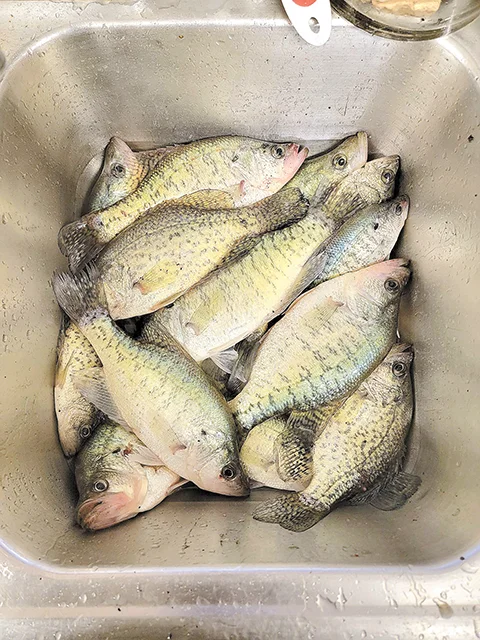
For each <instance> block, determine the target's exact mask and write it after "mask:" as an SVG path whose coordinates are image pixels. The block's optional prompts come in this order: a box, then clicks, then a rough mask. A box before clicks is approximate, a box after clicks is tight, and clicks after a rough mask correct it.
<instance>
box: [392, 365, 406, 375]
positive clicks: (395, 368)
mask: <svg viewBox="0 0 480 640" xmlns="http://www.w3.org/2000/svg"><path fill="white" fill-rule="evenodd" d="M406 372H407V367H406V365H405V363H404V362H394V363H393V365H392V373H393V375H394V376H397V378H401V377H402V376H404V375H405V374H406Z"/></svg>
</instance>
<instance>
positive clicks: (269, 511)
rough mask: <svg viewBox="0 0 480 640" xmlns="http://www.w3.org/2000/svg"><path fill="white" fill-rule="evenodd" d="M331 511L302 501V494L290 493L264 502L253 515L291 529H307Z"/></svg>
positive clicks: (255, 517)
mask: <svg viewBox="0 0 480 640" xmlns="http://www.w3.org/2000/svg"><path fill="white" fill-rule="evenodd" d="M329 511H330V509H327V508H322V506H321V505H319V506H316V507H315V508H313V507H311V506H309V505H307V504H305V503H304V502H303V501H302V499H301V497H300V494H298V493H290V494H287V495H283V496H280V497H279V498H274V499H273V500H268V501H267V502H263V503H262V504H260V505H259V506H258V507H257V508H256V509H255V511H254V513H253V517H254V519H255V520H261V521H262V522H272V523H276V524H279V525H280V526H281V527H283V528H284V529H288V530H289V531H306V530H307V529H310V528H311V527H313V525H315V524H317V522H319V521H320V520H321V519H322V518H324V517H325V516H326V515H327V514H328V513H329Z"/></svg>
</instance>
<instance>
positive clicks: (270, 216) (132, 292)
mask: <svg viewBox="0 0 480 640" xmlns="http://www.w3.org/2000/svg"><path fill="white" fill-rule="evenodd" d="M218 197H219V196H218V194H217V195H212V194H211V193H210V192H205V193H197V194H194V195H193V196H190V198H189V202H190V204H189V205H184V204H183V205H182V204H180V203H178V204H168V205H165V206H163V207H162V208H161V209H157V210H155V211H152V212H151V213H150V214H149V215H148V216H144V217H143V218H142V219H140V220H138V221H137V222H136V223H135V224H134V225H132V226H130V227H129V228H128V229H126V230H125V231H124V232H123V233H122V234H120V235H119V236H118V237H117V238H115V239H114V240H113V241H112V242H111V243H110V244H109V246H108V247H107V248H106V249H105V251H104V252H103V253H102V255H101V256H100V257H99V259H98V263H97V264H98V268H99V270H100V272H101V275H102V281H103V284H104V286H105V291H106V294H107V302H108V308H109V311H110V314H111V315H112V317H114V318H115V319H118V318H129V317H132V316H137V315H142V314H145V313H150V312H152V311H154V310H156V309H158V308H160V307H162V306H164V305H166V304H168V303H169V302H173V300H175V299H176V298H177V297H178V296H180V295H181V294H182V293H183V292H184V291H186V290H187V289H189V288H190V287H191V286H193V285H194V284H196V283H197V282H198V281H200V280H201V279H202V278H204V277H205V276H207V275H208V273H209V272H210V271H212V270H213V269H215V268H216V267H218V266H220V265H221V264H222V263H225V262H226V261H228V260H231V259H232V255H233V254H234V252H235V251H239V252H241V251H243V250H245V248H246V247H247V246H250V244H255V242H257V241H258V236H260V235H261V234H262V233H263V232H265V231H269V230H272V229H277V228H279V227H282V226H285V225H288V224H289V223H291V222H294V221H295V220H298V219H300V218H302V217H303V216H304V215H305V214H306V212H307V208H308V203H307V201H306V200H305V198H304V197H303V196H302V194H301V193H300V191H299V190H298V189H288V190H286V191H282V192H280V193H277V194H275V195H273V196H271V197H270V198H266V199H265V200H263V201H261V202H259V203H256V204H254V205H251V206H249V207H242V208H241V209H238V210H237V211H236V212H235V215H231V210H229V209H225V208H222V207H220V206H219V207H217V208H215V209H214V208H210V209H201V207H203V206H204V204H205V203H208V204H212V203H213V202H214V201H215V200H216V199H217V198H218ZM195 202H198V205H197V206H194V203H195Z"/></svg>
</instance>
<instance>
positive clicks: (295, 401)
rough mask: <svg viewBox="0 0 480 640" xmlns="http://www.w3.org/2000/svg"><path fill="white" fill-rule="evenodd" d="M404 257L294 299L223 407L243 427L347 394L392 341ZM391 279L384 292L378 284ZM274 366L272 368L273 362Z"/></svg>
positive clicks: (405, 274)
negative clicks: (392, 289) (237, 391)
mask: <svg viewBox="0 0 480 640" xmlns="http://www.w3.org/2000/svg"><path fill="white" fill-rule="evenodd" d="M405 264H406V263H405V261H404V260H401V259H400V260H391V261H389V262H385V263H381V264H376V265H373V266H372V267H367V268H366V269H362V270H360V271H358V272H355V273H350V274H346V275H344V276H340V277H338V278H335V279H334V280H330V281H328V282H326V283H323V284H322V285H319V286H318V287H316V288H315V289H312V290H311V291H310V292H308V293H306V294H304V295H303V296H301V297H300V298H299V299H298V300H297V301H296V302H295V304H294V305H292V307H291V308H290V309H289V311H288V312H287V313H286V314H285V316H284V317H283V318H282V319H281V320H280V321H279V322H277V323H276V324H275V325H274V326H273V327H272V328H271V329H270V330H269V331H268V332H267V334H266V335H265V337H264V338H263V340H262V343H261V345H260V347H259V349H258V352H257V355H256V357H255V361H254V363H253V366H252V371H251V374H250V378H249V380H248V382H247V385H246V386H245V388H244V389H243V390H242V391H241V392H240V394H239V395H238V396H236V398H234V399H233V400H232V401H231V402H230V407H231V409H232V411H233V412H234V415H235V418H236V421H237V423H238V424H239V426H240V427H242V428H244V429H249V428H251V427H252V426H253V425H255V424H258V423H259V422H262V421H263V420H265V419H267V418H269V417H270V416H273V415H278V414H281V413H284V412H285V411H288V410H292V409H298V410H301V411H306V410H309V409H314V408H315V407H317V406H319V405H322V404H326V403H329V402H334V401H336V400H337V399H339V398H341V397H343V396H346V395H347V394H348V393H350V392H351V391H353V390H354V389H355V388H356V387H357V386H358V385H359V384H360V382H361V381H362V380H363V379H364V378H365V377H366V376H367V375H368V374H369V373H370V372H371V371H372V370H373V368H374V367H375V366H376V365H377V364H378V363H379V362H380V360H381V359H382V358H383V357H384V356H385V355H386V353H387V352H388V350H389V349H390V347H391V345H392V344H393V342H394V341H395V335H396V327H397V316H398V305H399V300H400V296H399V292H400V291H401V290H403V288H404V287H405V285H406V282H407V280H408V276H409V270H408V269H407V268H406V267H405ZM392 278H395V282H396V283H397V285H398V289H397V291H396V293H395V294H389V293H388V291H387V290H386V289H385V287H384V284H385V282H386V281H387V280H391V279H392ZM279 363H280V364H279Z"/></svg>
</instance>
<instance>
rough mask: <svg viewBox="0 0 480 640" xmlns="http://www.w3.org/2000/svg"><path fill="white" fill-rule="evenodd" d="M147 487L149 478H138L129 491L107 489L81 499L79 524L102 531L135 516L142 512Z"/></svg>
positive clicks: (78, 516) (88, 529)
mask: <svg viewBox="0 0 480 640" xmlns="http://www.w3.org/2000/svg"><path fill="white" fill-rule="evenodd" d="M147 488H148V482H147V479H146V478H145V477H143V478H137V479H135V481H134V482H133V484H132V486H131V487H129V491H115V492H114V491H107V492H105V493H104V494H103V495H98V496H92V497H89V498H87V499H86V500H83V501H79V503H78V506H77V522H78V524H79V525H80V526H81V527H82V529H85V530H86V531H100V530H101V529H107V528H108V527H113V526H114V525H116V524H119V523H120V522H123V521H124V520H128V519H130V518H133V517H135V516H136V515H137V513H140V508H141V506H142V503H143V500H144V498H145V494H146V492H147ZM130 489H131V490H130Z"/></svg>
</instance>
